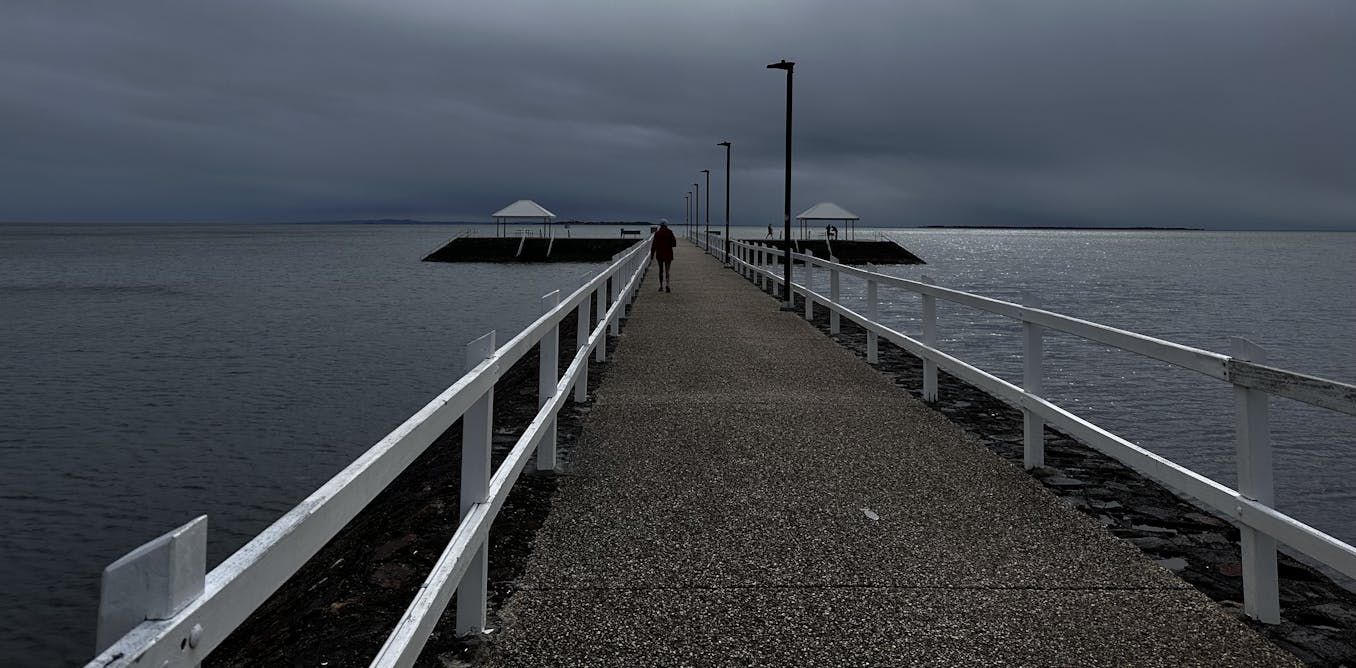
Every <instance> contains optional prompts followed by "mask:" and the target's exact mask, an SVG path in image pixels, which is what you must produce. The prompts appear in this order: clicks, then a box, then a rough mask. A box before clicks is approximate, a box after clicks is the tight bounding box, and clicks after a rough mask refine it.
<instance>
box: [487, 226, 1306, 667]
mask: <svg viewBox="0 0 1356 668" xmlns="http://www.w3.org/2000/svg"><path fill="white" fill-rule="evenodd" d="M676 250H677V257H676V260H675V262H674V268H675V271H674V280H673V292H672V293H656V292H655V285H656V279H657V273H656V272H655V271H653V270H652V271H651V272H650V274H649V279H648V280H647V281H646V283H645V285H644V287H643V288H642V291H641V293H640V296H639V299H638V300H637V301H636V302H635V304H634V310H633V312H632V314H631V317H630V319H629V320H628V323H627V327H626V330H625V332H624V334H623V335H622V338H621V341H620V344H619V346H618V347H617V350H616V353H615V358H614V360H613V362H612V363H613V364H614V365H615V366H614V367H613V368H612V369H611V370H610V372H609V374H608V376H607V377H606V378H605V379H604V381H603V382H602V384H601V385H600V386H599V387H598V391H597V395H596V399H595V402H594V405H593V408H592V411H591V413H590V414H589V416H588V418H587V420H586V422H585V426H584V431H583V435H582V437H581V441H580V444H579V448H578V455H577V459H576V461H575V462H573V463H572V464H571V466H570V467H569V468H568V469H567V470H566V471H565V472H564V473H562V474H561V475H560V481H559V488H558V491H557V493H556V496H555V497H554V499H553V501H552V507H551V511H550V515H549V516H548V518H547V520H546V522H545V524H544V525H543V526H542V528H541V529H540V530H539V532H538V535H537V540H536V544H535V547H534V550H533V556H532V557H531V559H530V560H529V563H528V565H527V569H526V571H525V573H524V574H523V576H522V578H521V579H520V582H519V587H518V589H517V591H515V592H514V593H513V594H512V595H511V596H510V597H509V599H508V601H507V602H506V603H504V605H503V607H502V609H501V610H500V614H499V617H500V620H499V621H500V624H501V625H502V628H501V629H499V630H497V631H496V633H494V634H493V635H492V636H490V638H491V640H490V641H489V643H488V645H487V646H486V647H485V648H484V649H485V652H486V654H485V656H484V658H485V659H486V662H487V663H488V665H503V666H528V665H533V666H536V665H613V666H638V665H791V664H796V665H812V666H838V665H841V666H865V665H890V666H895V665H946V666H951V665H993V664H1019V665H1106V666H1112V665H1164V666H1166V665H1230V666H1250V665H1297V662H1296V661H1295V659H1294V658H1293V657H1291V656H1290V655H1289V654H1286V653H1285V652H1282V651H1280V650H1279V649H1277V648H1275V647H1274V646H1272V645H1271V644H1269V643H1268V642H1267V641H1266V640H1264V639H1263V638H1262V637H1261V636H1259V635H1258V634H1257V633H1255V632H1254V631H1253V630H1252V629H1250V628H1248V627H1247V626H1246V625H1244V624H1243V623H1241V622H1240V621H1238V620H1237V619H1235V618H1234V617H1233V616H1231V615H1230V614H1228V613H1227V612H1225V611H1224V610H1222V609H1221V608H1219V607H1218V606H1217V605H1216V604H1215V603H1213V602H1211V601H1210V600H1209V599H1207V598H1206V597H1205V596H1203V595H1202V594H1200V593H1198V592H1197V591H1196V590H1195V589H1193V588H1191V587H1190V586H1189V585H1187V584H1186V583H1184V582H1183V581H1182V580H1180V579H1179V578H1177V577H1176V576H1174V575H1173V574H1172V573H1170V572H1169V571H1167V570H1166V569H1163V568H1161V567H1159V566H1157V565H1155V564H1153V563H1152V562H1151V561H1150V560H1149V559H1148V558H1147V557H1145V556H1144V555H1143V554H1142V553H1141V552H1139V551H1138V550H1136V549H1135V548H1134V547H1132V546H1130V545H1129V544H1127V543H1124V542H1122V541H1120V540H1119V539H1117V538H1115V537H1113V536H1112V535H1110V534H1109V533H1107V532H1106V531H1105V530H1104V529H1102V528H1101V527H1099V526H1098V525H1096V524H1095V523H1094V522H1093V521H1092V520H1091V519H1089V518H1088V517H1086V516H1084V515H1082V514H1080V513H1077V512H1076V511H1074V510H1072V509H1070V508H1068V507H1067V506H1065V505H1063V504H1061V503H1060V502H1059V501H1058V500H1057V499H1056V498H1055V497H1054V496H1052V495H1051V494H1050V493H1048V492H1047V491H1046V490H1045V489H1044V488H1043V487H1042V486H1041V484H1040V483H1039V482H1037V481H1036V480H1034V479H1032V478H1031V477H1030V476H1028V475H1027V474H1026V473H1025V472H1023V471H1022V470H1020V469H1019V468H1018V467H1015V466H1013V465H1011V464H1009V463H1006V462H1004V461H1003V460H1001V459H1000V458H999V457H998V456H996V455H994V454H993V453H991V452H989V451H988V450H986V449H984V448H983V447H982V446H980V445H978V444H977V443H975V442H974V441H973V440H971V439H970V438H968V437H967V436H966V434H965V432H963V431H962V430H961V429H960V428H959V427H957V426H955V425H954V424H953V423H951V422H950V421H948V420H947V419H946V418H944V417H943V416H942V415H941V414H939V413H937V412H936V411H934V410H932V409H931V408H930V407H928V406H927V405H926V404H924V403H922V402H920V401H918V400H917V399H914V398H913V397H911V396H909V395H908V394H907V393H906V392H904V391H903V390H901V389H899V388H898V387H896V386H895V385H893V384H892V383H891V382H889V381H888V380H886V379H885V378H884V377H882V376H881V374H879V373H878V372H877V371H876V370H875V369H873V368H871V367H870V366H869V365H867V364H866V363H864V362H862V361H859V360H858V358H856V357H854V356H853V355H852V354H851V353H849V352H847V351H845V350H844V349H842V348H841V347H840V346H838V345H837V344H836V343H834V342H833V341H831V340H829V339H827V338H825V337H824V336H823V335H822V334H820V333H819V332H818V331H817V330H815V329H814V327H813V326H811V325H810V324H809V323H806V322H805V321H804V320H803V319H802V318H801V317H800V316H799V315H798V314H796V313H790V312H783V311H780V310H779V303H778V302H777V301H776V300H774V299H772V298H769V297H768V296H767V295H766V294H764V293H761V292H760V291H759V290H758V289H757V288H756V287H754V286H753V285H751V284H750V283H748V282H747V281H744V280H742V279H741V278H739V277H738V275H737V274H735V273H734V272H731V271H729V270H727V269H724V268H722V267H721V266H720V264H719V262H718V261H717V260H715V259H714V258H712V257H710V256H707V255H704V254H703V253H702V251H701V250H699V249H696V248H694V247H692V246H690V245H688V244H680V246H679V248H678V249H676Z"/></svg>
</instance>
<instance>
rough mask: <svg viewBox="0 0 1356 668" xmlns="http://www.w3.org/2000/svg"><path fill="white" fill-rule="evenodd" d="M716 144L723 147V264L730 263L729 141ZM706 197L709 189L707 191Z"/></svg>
mask: <svg viewBox="0 0 1356 668" xmlns="http://www.w3.org/2000/svg"><path fill="white" fill-rule="evenodd" d="M716 146H724V147H725V264H730V142H728V141H723V142H721V143H719V144H716ZM707 193H708V197H709V196H710V191H707Z"/></svg>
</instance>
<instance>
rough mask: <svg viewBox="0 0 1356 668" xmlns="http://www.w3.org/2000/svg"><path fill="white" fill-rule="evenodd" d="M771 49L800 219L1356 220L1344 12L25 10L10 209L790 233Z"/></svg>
mask: <svg viewBox="0 0 1356 668" xmlns="http://www.w3.org/2000/svg"><path fill="white" fill-rule="evenodd" d="M781 58H786V59H788V60H794V61H796V63H797V66H796V68H797V69H796V84H795V92H796V108H795V147H794V150H795V160H794V170H795V171H794V184H793V190H792V192H793V204H792V207H793V213H795V212H799V211H800V210H802V209H804V208H807V207H808V206H810V205H811V204H814V203H815V202H819V201H825V200H827V201H834V202H837V203H839V204H841V205H842V206H844V207H846V208H848V209H851V210H853V211H855V212H856V213H858V214H859V215H861V216H862V218H863V224H864V225H906V226H912V225H936V224H990V225H992V224H1053V225H1163V226H1192V227H1212V228H1255V227H1271V228H1287V229H1290V228H1293V229H1356V3H1353V2H1351V1H1350V0H1333V1H1332V2H1318V1H1306V0H1300V1H1292V0H1274V1H1271V2H1254V1H1251V0H1217V1H1199V2H1184V1H1182V0H1171V1H1163V2H1153V1H1147V0H1146V1H1137V2H1101V1H1091V0H1069V1H1067V2H1064V1H1046V0H1024V1H1022V2H1008V1H1000V0H991V1H965V0H930V1H923V2H900V1H892V2H867V1H861V0H853V1H851V2H845V1H842V0H838V1H832V2H808V1H806V2H794V1H785V0H777V1H772V0H722V1H710V2H707V1H703V0H685V1H683V2H662V3H661V2H633V3H627V2H616V1H615V0H608V1H606V2H602V1H599V2H558V1H553V2H505V1H499V2H493V3H491V2H485V3H466V2H456V1H453V0H400V1H393V0H381V1H376V0H371V1H367V2H344V1H335V0H329V1H326V2H300V1H298V2H280V1H278V0H268V1H263V2H253V1H242V0H232V1H231V2H213V3H203V2H172V1H168V0H167V1H165V2H47V1H42V0H35V1H33V2H24V1H22V0H16V1H13V2H6V3H5V4H4V7H3V8H0V220H11V221H14V220H29V221H59V220H62V221H64V220H98V221H171V220H202V221H288V220H329V219H354V218H375V217H412V218H420V219H428V220H486V219H487V215H488V214H489V213H491V212H493V211H494V210H496V209H498V208H500V207H502V206H504V205H506V204H508V203H509V202H511V201H513V200H515V199H519V198H531V199H535V200H536V201H538V202H540V203H541V204H542V205H544V206H546V207H547V208H549V209H552V210H553V211H554V212H555V213H556V214H558V215H559V216H560V217H561V218H563V219H655V218H658V217H660V216H665V217H668V218H669V219H670V220H675V219H678V220H681V218H682V215H683V207H682V201H683V193H684V192H685V191H686V190H687V189H689V188H690V187H691V184H692V183H693V182H694V181H697V180H699V178H700V176H701V175H700V174H699V173H698V172H699V170H701V169H702V168H710V169H712V171H713V174H712V185H713V186H715V190H716V196H717V197H716V202H715V203H716V204H718V205H719V204H723V201H724V200H723V184H721V181H722V179H723V175H722V172H723V168H724V152H723V149H721V148H719V147H717V146H716V142H718V141H721V140H723V139H729V140H730V141H732V142H734V153H733V156H734V171H733V175H732V177H733V186H732V191H733V210H734V211H733V213H734V221H735V222H736V223H747V224H759V225H761V224H766V223H768V222H778V223H779V222H780V220H781V208H782V205H781V201H782V200H781V198H782V191H781V189H782V185H781V184H782V171H781V170H782V151H783V146H782V133H783V125H782V123H783V113H784V102H785V98H784V96H785V76H784V75H783V74H782V73H781V72H776V71H769V70H766V69H765V65H767V64H768V63H770V62H774V61H776V60H778V59H781ZM704 185H705V184H704V183H703V186H704ZM712 219H713V220H715V221H720V220H723V209H722V208H721V207H720V206H713V207H712Z"/></svg>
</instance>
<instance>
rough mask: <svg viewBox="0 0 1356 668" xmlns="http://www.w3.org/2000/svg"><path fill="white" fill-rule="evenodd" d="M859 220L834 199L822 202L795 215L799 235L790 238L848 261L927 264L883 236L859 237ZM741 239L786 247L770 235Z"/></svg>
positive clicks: (795, 247) (800, 249)
mask: <svg viewBox="0 0 1356 668" xmlns="http://www.w3.org/2000/svg"><path fill="white" fill-rule="evenodd" d="M859 220H861V217H860V216H858V215H857V214H855V213H852V212H851V211H848V210H847V209H844V208H843V207H841V206H838V205H837V204H834V203H833V202H820V203H819V204H816V205H814V206H812V207H810V208H808V209H806V210H805V211H803V212H801V214H800V215H799V216H796V221H798V222H799V223H800V226H799V231H800V234H799V236H798V237H794V238H792V239H791V251H792V252H794V253H808V254H810V255H814V256H815V257H820V258H825V259H833V260H834V261H835V262H842V263H845V264H859V265H860V264H927V263H926V262H924V261H923V258H920V257H918V256H917V255H914V254H913V253H912V252H911V251H909V249H907V248H905V247H903V246H901V245H899V243H898V242H896V241H894V240H893V239H890V238H889V237H886V236H884V235H877V238H875V239H858V238H857V222H858V221H859ZM821 222H822V223H824V224H825V229H824V231H823V232H820V231H819V223H821ZM835 222H838V223H842V224H843V227H844V228H845V229H844V230H842V232H843V233H842V234H841V235H840V234H839V230H838V227H837V226H836V225H834V224H833V223H835ZM740 241H743V242H746V243H753V244H762V245H764V246H768V247H771V248H775V249H778V250H780V249H784V248H786V241H785V240H782V239H774V238H772V237H771V236H768V237H766V238H763V239H741V240H740Z"/></svg>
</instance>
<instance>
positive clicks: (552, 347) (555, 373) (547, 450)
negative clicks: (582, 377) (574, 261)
mask: <svg viewBox="0 0 1356 668" xmlns="http://www.w3.org/2000/svg"><path fill="white" fill-rule="evenodd" d="M541 301H542V307H543V308H544V310H545V311H546V312H547V313H550V312H551V309H553V308H555V307H557V306H559V305H560V291H559V290H554V291H552V292H551V293H550V294H548V295H546V296H544V297H542V298H541ZM537 348H538V351H539V352H538V355H537V357H538V359H539V362H538V364H537V367H538V369H537V408H538V409H540V408H541V407H542V406H545V405H546V403H547V402H549V401H550V400H551V399H552V398H553V397H555V396H556V384H557V383H559V382H560V323H559V322H557V323H556V324H554V325H552V326H551V329H550V330H548V331H547V332H546V334H545V335H543V336H542V337H541V343H539V344H537ZM555 468H556V419H555V418H554V417H552V418H551V423H550V425H548V426H547V427H546V428H545V429H543V430H542V437H541V442H540V443H538V444H537V470H538V471H554V470H555Z"/></svg>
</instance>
